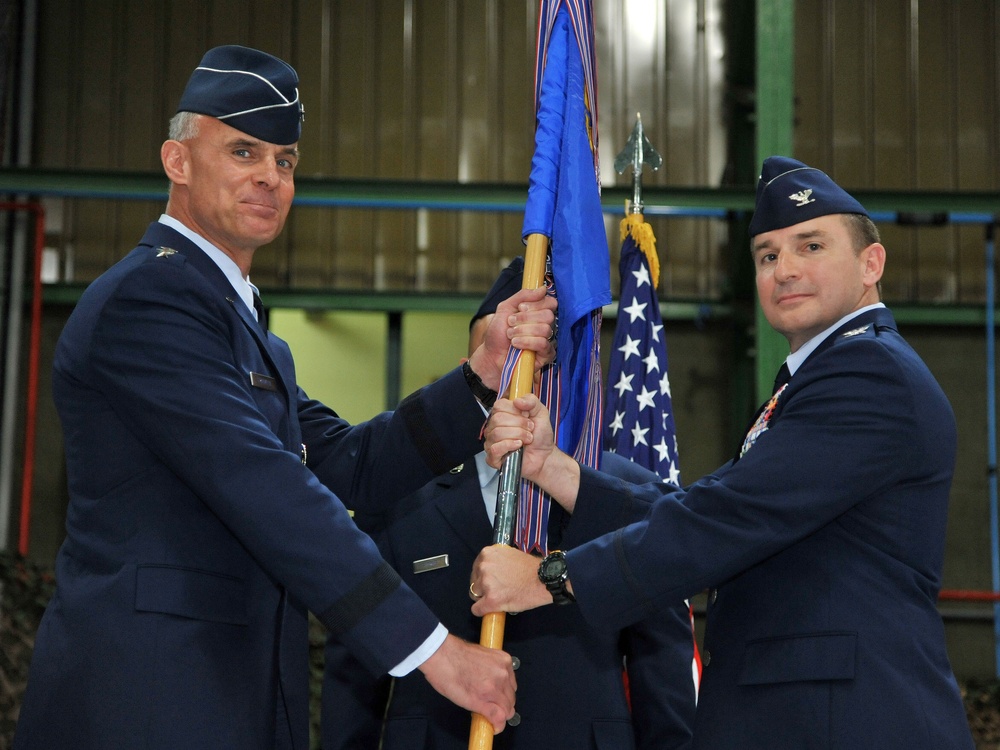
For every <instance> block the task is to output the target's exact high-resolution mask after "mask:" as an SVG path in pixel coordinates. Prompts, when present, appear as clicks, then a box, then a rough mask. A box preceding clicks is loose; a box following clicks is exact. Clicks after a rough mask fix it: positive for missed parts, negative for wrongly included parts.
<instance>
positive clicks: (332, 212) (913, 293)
mask: <svg viewBox="0 0 1000 750" xmlns="http://www.w3.org/2000/svg"><path fill="white" fill-rule="evenodd" d="M730 1H731V2H736V1H737V0H730ZM594 4H595V19H596V26H597V47H598V65H599V70H598V77H599V83H598V91H599V105H600V110H599V116H600V137H601V159H602V176H603V180H604V183H605V185H611V184H616V183H618V184H629V181H630V175H628V174H625V175H622V176H618V175H615V174H614V171H613V168H612V162H613V159H614V155H615V154H616V153H617V151H618V150H619V148H620V147H621V146H622V144H623V143H624V141H625V139H626V137H627V136H628V133H629V132H630V130H631V128H632V124H633V123H634V120H635V114H636V112H639V111H641V112H642V116H643V123H644V126H645V129H646V132H647V135H648V136H649V138H650V140H651V141H652V142H653V144H654V145H655V146H656V147H657V148H658V150H659V151H660V152H661V154H663V156H664V161H665V163H664V168H663V169H661V170H660V172H659V173H657V174H650V173H647V174H646V175H645V177H644V184H646V185H680V186H714V185H718V184H719V183H720V181H721V180H722V175H723V173H724V170H725V169H726V164H727V158H728V155H727V153H726V127H727V110H726V103H727V101H728V97H731V96H733V95H734V93H733V92H732V91H730V90H727V86H726V78H725V75H726V74H725V64H726V62H727V61H726V53H727V49H726V40H725V38H724V25H723V21H724V15H723V14H724V13H725V11H726V8H727V7H728V4H727V0H595V3H594ZM998 8H1000V0H963V1H962V2H950V1H949V0H877V1H876V0H868V1H866V0H811V1H810V2H802V3H797V4H796V15H797V19H796V70H795V75H796V96H797V101H798V106H797V118H798V122H797V127H796V144H797V145H796V156H798V157H799V158H802V159H803V160H805V161H807V162H809V163H811V164H814V165H816V166H819V167H821V168H824V169H827V170H828V171H830V172H831V174H832V175H833V176H834V177H835V178H836V179H838V180H839V181H840V182H841V183H842V184H844V185H845V186H849V187H856V188H886V189H898V190H909V189H931V188H934V189H960V190H998V191H1000V155H998V143H1000V114H998V104H997V102H998V99H1000V91H998V89H1000V83H998V81H1000V51H998V42H997V39H998V38H1000V10H998ZM535 13H536V3H535V0H523V1H522V2H517V1H516V0H435V1H434V2H419V1H415V0H367V1H366V2H357V1H356V0H299V1H298V2H285V3H275V2H271V0H238V1H237V0H200V1H198V2H195V1H193V0H174V1H170V0H146V1H145V2H142V3H136V2H130V1H129V0H39V19H40V21H39V23H40V28H39V50H40V55H39V68H38V78H37V80H38V94H37V115H38V119H37V127H36V133H35V154H36V157H35V165H36V166H40V167H58V168H66V167H69V168H80V169H84V168H86V169H101V170H103V169H113V170H118V169H120V170H140V171H156V170H159V161H158V147H159V144H160V143H161V142H162V140H163V139H164V137H165V131H166V122H167V120H168V119H169V117H170V115H171V114H172V113H173V107H174V106H175V103H176V101H177V99H178V97H179V95H180V91H181V89H182V88H183V85H184V82H185V81H186V78H187V76H188V75H189V73H190V71H191V69H192V68H193V67H194V65H196V64H197V62H198V60H199V59H200V56H201V54H202V53H203V52H204V50H205V49H207V48H208V47H211V46H214V45H217V44H224V43H241V44H247V45H250V46H255V47H259V48H262V49H265V50H267V51H270V52H273V53H275V54H277V55H279V56H281V57H284V58H285V59H288V60H289V61H290V62H291V63H292V64H293V65H295V67H296V68H297V69H298V71H299V74H300V77H301V79H302V85H301V91H302V99H303V101H304V103H305V107H306V123H305V129H304V133H303V139H302V143H301V144H300V146H301V149H302V152H303V160H302V162H301V164H300V167H299V170H300V171H299V175H300V177H303V178H304V177H308V176H310V175H324V176H337V177H376V178H398V179H406V180H434V181H445V182H459V181H461V182H466V181H468V182H513V183H524V182H526V180H527V172H528V168H529V165H530V158H531V151H532V137H533V102H532V92H533V88H532V85H533V84H532V77H533V64H534V38H535ZM161 208H162V206H160V205H158V204H152V203H129V202H121V203H115V202H105V201H92V200H73V201H64V202H63V201H60V202H57V204H56V205H52V206H50V213H51V216H52V225H53V226H54V227H57V228H58V231H57V232H56V233H52V234H50V236H49V238H48V239H49V244H50V245H52V246H54V247H58V248H59V249H61V250H62V251H63V252H64V254H65V256H66V258H65V262H66V264H67V265H68V266H69V267H70V268H71V269H72V275H73V279H75V280H84V281H85V280H89V279H91V278H93V277H94V276H96V275H97V274H98V273H100V272H101V271H102V270H104V269H105V268H106V267H107V266H109V265H110V264H111V263H112V262H114V261H115V260H116V259H117V258H119V257H120V256H121V255H122V254H124V252H126V251H127V250H128V249H129V248H130V247H131V245H132V243H133V242H134V241H135V240H136V239H137V238H138V237H139V235H140V234H141V232H142V230H143V228H144V227H145V225H146V223H147V222H148V221H150V220H152V219H154V218H155V217H156V215H157V214H158V212H159V210H160V209H161ZM654 222H655V223H654V228H655V229H656V232H657V237H658V240H659V242H658V244H659V248H660V254H661V258H662V259H663V269H664V270H663V276H662V280H661V293H662V294H663V295H664V296H665V297H668V298H671V297H673V298H708V299H715V298H719V297H721V296H723V295H724V294H725V289H726V288H727V274H728V265H729V263H728V254H729V250H728V249H727V247H728V245H727V243H728V237H727V233H726V229H725V227H724V226H723V225H722V223H721V222H716V221H712V220H705V219H700V220H691V219H659V218H658V219H655V220H654ZM616 224H617V222H616V221H615V220H614V219H613V218H609V220H608V229H609V244H610V246H611V248H612V256H613V258H612V261H613V263H614V264H615V267H616V264H617V251H616V250H615V247H616V245H617V227H616ZM519 235H520V217H519V216H518V215H515V214H483V213H473V212H446V211H386V210H383V211H376V210H369V209H321V208H308V207H297V208H296V209H294V211H293V215H292V219H291V220H290V222H289V226H288V228H287V229H286V232H285V234H284V236H283V237H282V238H280V239H279V240H278V241H277V242H276V243H275V244H274V246H273V247H272V248H270V249H268V250H265V251H263V252H261V253H259V254H258V258H257V259H256V261H255V264H254V279H255V281H256V282H257V283H259V284H262V285H265V286H288V287H293V288H312V287H328V288H342V289H359V288H360V289H379V290H382V289H385V290H432V291H442V290H456V291H468V292H473V291H481V290H483V289H485V288H486V287H487V286H488V285H489V283H490V282H491V280H492V278H493V276H494V275H495V272H496V269H497V268H498V267H499V265H500V264H501V263H503V262H505V260H506V259H507V258H509V257H510V256H511V255H513V254H515V253H518V252H520V240H519ZM885 235H886V240H887V245H888V246H889V251H890V254H891V255H890V257H891V259H892V260H891V263H890V271H889V275H888V278H887V280H886V296H887V297H888V298H889V299H890V300H905V301H925V302H932V301H949V302H952V301H957V302H971V301H977V300H978V299H980V298H981V293H982V292H981V286H982V271H981V265H982V264H981V254H982V231H981V229H980V228H978V227H975V228H955V227H948V228H941V229H920V230H915V229H902V228H895V227H889V228H887V229H886V231H885Z"/></svg>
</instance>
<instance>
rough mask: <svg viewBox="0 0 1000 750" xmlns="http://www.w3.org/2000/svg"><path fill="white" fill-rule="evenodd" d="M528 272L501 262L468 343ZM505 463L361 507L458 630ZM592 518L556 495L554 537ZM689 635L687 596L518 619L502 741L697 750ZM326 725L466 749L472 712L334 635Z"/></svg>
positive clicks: (348, 739)
mask: <svg viewBox="0 0 1000 750" xmlns="http://www.w3.org/2000/svg"><path fill="white" fill-rule="evenodd" d="M523 273H524V259H523V258H521V257H517V258H515V259H514V260H513V261H512V262H511V263H510V265H508V266H507V267H506V268H504V269H503V271H501V273H500V275H499V277H498V278H497V280H496V282H495V283H494V284H493V287H492V288H491V289H490V291H489V293H487V295H486V297H485V298H484V299H483V301H482V303H481V304H480V306H479V308H478V309H477V310H476V312H475V313H474V314H473V316H472V319H471V320H470V322H469V349H470V351H471V350H473V349H475V348H476V347H478V346H479V344H480V343H481V342H482V339H483V335H484V333H485V331H486V329H487V327H488V325H489V323H490V320H491V319H492V317H493V314H494V313H495V312H496V309H497V305H498V304H500V303H501V302H503V301H504V300H506V299H507V298H508V297H510V296H511V295H512V294H514V293H515V292H516V291H517V290H518V289H520V288H521V278H522V275H523ZM601 467H602V470H603V471H605V472H607V473H609V474H611V475H613V476H616V477H619V478H621V479H623V480H628V481H630V482H634V483H639V482H652V481H657V479H658V477H657V476H656V474H654V473H652V472H649V471H646V470H645V469H643V468H642V467H641V466H639V465H638V464H636V463H633V462H632V461H629V460H628V459H626V458H623V457H622V456H618V455H615V454H614V453H609V452H605V453H604V456H603V458H602V460H601ZM497 474H498V473H497V471H496V469H494V468H492V467H490V466H488V465H487V464H486V460H485V455H484V454H482V453H479V454H477V455H476V456H475V459H474V460H467V461H465V462H463V463H462V464H461V465H459V466H456V467H455V468H453V469H451V470H450V471H448V472H445V473H444V474H442V475H441V476H439V477H437V478H435V479H434V480H433V481H431V482H429V483H428V484H427V485H426V486H424V487H422V488H421V489H420V490H418V491H417V492H415V493H413V494H412V495H410V496H409V497H408V498H406V499H404V500H403V501H401V502H400V503H399V504H398V505H397V506H395V507H393V508H392V510H391V513H390V517H389V518H388V519H383V518H372V517H370V516H362V515H360V514H358V515H356V516H355V520H357V521H358V523H359V525H362V526H363V527H364V528H365V530H366V531H368V532H369V533H372V534H373V535H374V536H375V538H376V540H377V541H378V543H379V549H381V550H382V552H383V555H384V556H385V559H386V560H388V561H389V562H390V563H392V565H393V566H394V567H395V568H396V570H398V571H399V574H400V575H401V576H402V577H403V580H404V581H406V583H407V584H409V585H410V586H411V587H412V588H413V590H414V591H416V592H417V593H418V594H419V595H420V596H421V598H422V599H423V600H424V601H426V602H427V603H428V604H429V605H430V606H431V608H432V609H433V610H434V612H435V613H436V614H437V615H438V616H440V617H441V620H442V621H443V622H444V623H445V624H446V625H447V626H448V629H449V630H450V631H451V632H453V633H455V634H457V635H460V636H462V637H464V638H468V639H470V640H472V639H476V638H478V637H479V635H480V629H481V626H482V620H480V618H478V617H475V616H473V614H472V613H471V612H470V611H469V597H470V596H471V595H472V594H473V593H474V592H472V591H470V589H469V571H470V570H471V567H472V561H473V560H474V558H475V556H476V553H477V552H478V550H479V549H481V548H482V547H485V546H487V545H489V544H490V543H491V540H492V537H493V513H494V511H495V509H496V501H497V480H498V476H497ZM642 510H644V509H642ZM642 510H641V509H640V508H638V507H637V505H636V504H630V505H629V506H624V507H623V506H619V505H614V504H611V503H602V504H600V505H599V506H596V507H595V511H596V513H595V518H594V521H596V522H597V523H598V527H597V528H598V531H597V532H596V533H600V531H599V530H600V528H601V525H602V524H604V523H606V521H605V519H606V518H608V517H613V518H614V519H620V521H619V523H624V522H625V521H626V520H627V519H630V518H636V519H638V518H641V517H642ZM589 523H590V519H588V518H587V517H586V516H585V515H581V516H578V517H570V516H569V515H568V514H567V513H566V512H565V511H564V510H563V509H562V508H560V507H558V506H553V507H552V509H551V514H550V516H549V524H548V544H549V548H550V549H558V548H561V549H566V548H569V547H573V546H576V545H578V544H581V543H583V542H584V541H586V540H587V539H590V538H592V536H593V533H592V532H591V530H590V528H589ZM417 561H419V564H418V562H417ZM691 635H692V634H691V624H690V616H689V613H688V608H687V606H686V605H685V604H684V603H683V602H678V604H677V606H674V607H669V608H666V609H665V610H664V611H663V612H659V613H657V615H656V616H655V617H651V618H647V619H646V620H645V621H643V622H641V623H638V624H636V625H635V626H630V627H627V628H623V629H621V630H605V629H601V628H593V627H590V626H589V625H588V624H587V623H585V622H584V621H583V619H582V618H581V617H580V615H579V612H577V611H575V610H573V609H572V608H566V607H551V608H548V609H545V610H539V611H537V612H525V613H524V614H521V615H519V616H517V617H511V618H508V619H507V621H506V625H505V630H504V649H505V650H507V651H509V652H510V654H511V655H512V656H514V657H516V658H517V659H519V660H520V666H519V667H518V670H517V708H518V712H519V714H520V717H521V721H520V722H519V723H518V724H517V726H512V727H509V728H508V729H505V730H504V733H503V736H502V737H499V738H498V739H497V743H496V744H497V746H502V747H504V748H508V749H509V750H538V749H539V748H553V749H555V748H584V747H591V746H592V743H593V741H594V740H593V737H595V736H599V737H601V738H602V740H601V741H602V742H603V743H606V744H607V746H608V747H615V748H635V749H636V750H680V749H681V748H687V747H688V745H689V743H690V741H691V727H692V724H693V723H694V708H695V685H694V679H693V676H692V671H691V669H692V667H691V665H692V659H693V652H694V645H693V639H692V637H691ZM623 664H624V665H625V666H626V667H627V670H628V695H626V688H625V683H624V680H623V679H622V667H623ZM560 686H562V687H560ZM629 697H630V698H631V704H630V703H629ZM322 728H323V743H322V744H323V750H354V749H355V748H375V747H381V748H382V750H414V748H431V747H433V748H434V749H435V750H465V748H467V747H468V746H469V715H468V713H467V712H464V711H462V710H461V709H459V708H458V707H456V706H454V705H453V704H451V703H449V702H448V701H446V700H444V699H442V698H441V697H440V696H439V695H437V694H436V693H435V692H434V691H433V690H431V688H430V687H429V686H428V684H427V681H426V680H424V679H423V677H422V676H421V675H419V674H410V675H407V676H405V677H401V678H397V679H396V680H390V679H389V678H388V677H385V678H380V679H373V677H372V675H371V674H369V673H368V672H367V671H366V670H364V669H363V668H360V667H359V665H358V664H357V662H356V660H354V659H353V658H352V657H351V656H350V654H349V653H347V650H346V649H345V648H344V647H343V645H341V644H340V643H338V642H335V641H333V640H332V639H331V641H330V642H329V643H328V645H327V648H326V675H325V679H324V683H323V724H322ZM380 738H381V745H379V739H380Z"/></svg>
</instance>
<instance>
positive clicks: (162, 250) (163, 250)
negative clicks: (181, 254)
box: [156, 246, 177, 258]
mask: <svg viewBox="0 0 1000 750" xmlns="http://www.w3.org/2000/svg"><path fill="white" fill-rule="evenodd" d="M156 250H157V252H156V257H157V258H169V257H170V256H171V255H174V254H175V253H176V252H177V251H176V250H174V249H173V248H172V247H162V246H161V247H158V248H157V249H156Z"/></svg>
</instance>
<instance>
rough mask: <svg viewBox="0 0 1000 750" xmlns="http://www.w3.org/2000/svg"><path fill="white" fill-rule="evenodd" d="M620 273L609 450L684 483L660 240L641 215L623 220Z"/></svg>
mask: <svg viewBox="0 0 1000 750" xmlns="http://www.w3.org/2000/svg"><path fill="white" fill-rule="evenodd" d="M644 250H645V252H644ZM618 269H619V272H620V274H621V296H620V298H619V301H618V322H617V323H616V325H615V338H614V343H613V344H612V347H611V363H610V366H609V368H608V390H607V398H606V404H607V406H606V409H605V411H604V447H605V449H606V450H610V451H612V452H614V453H618V454H619V455H621V456H624V457H626V458H630V459H632V460H633V461H635V462H636V463H638V464H640V465H641V466H644V467H646V468H647V469H650V470H651V471H655V472H656V473H657V474H659V476H660V478H661V479H663V480H665V481H667V482H670V483H672V484H678V485H679V484H680V478H681V471H680V463H679V462H678V456H677V431H676V428H675V426H674V414H673V405H672V403H671V396H670V378H669V377H668V374H667V342H666V338H665V336H664V330H663V319H662V317H661V316H660V306H659V303H658V302H657V299H656V286H657V278H658V276H659V262H658V260H657V257H656V239H655V238H654V236H653V231H652V228H651V227H650V226H649V225H648V224H646V223H645V222H643V220H642V215H641V214H636V215H633V216H629V217H627V218H625V219H623V220H622V254H621V260H620V261H619V264H618Z"/></svg>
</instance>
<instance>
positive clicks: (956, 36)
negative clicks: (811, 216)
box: [795, 0, 1000, 303]
mask: <svg viewBox="0 0 1000 750" xmlns="http://www.w3.org/2000/svg"><path fill="white" fill-rule="evenodd" d="M796 12H797V18H796V28H795V38H796V45H795V75H796V86H795V91H796V99H797V108H796V113H797V119H798V123H797V127H796V131H795V135H796V154H797V156H798V157H799V158H801V159H803V160H804V161H806V162H807V163H810V164H815V165H816V166H821V167H823V168H824V169H826V170H828V171H829V172H830V174H831V175H832V176H833V177H834V178H835V179H836V180H838V181H839V182H840V183H841V184H843V185H849V186H854V187H858V188H873V189H884V190H944V191H951V190H964V191H988V190H995V191H997V192H998V200H997V210H998V211H1000V109H998V102H1000V47H998V39H1000V3H998V2H996V1H995V0H973V1H971V2H970V1H969V0H961V2H955V1H954V0H878V1H877V2H872V0H815V1H814V2H809V3H799V4H797V5H796ZM882 229H883V231H882V233H883V240H884V244H885V245H886V248H887V250H888V252H889V261H888V266H887V273H886V278H885V280H884V282H883V287H884V293H885V296H886V297H887V298H888V299H890V300H905V301H911V300H912V301H921V302H945V303H951V302H974V301H975V302H978V301H981V300H982V299H983V279H984V272H983V239H984V233H983V228H982V226H964V227H962V226H958V225H952V226H949V227H941V228H921V229H914V228H901V227H892V226H889V227H883V228H882Z"/></svg>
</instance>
